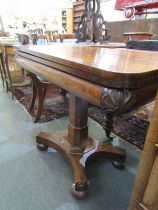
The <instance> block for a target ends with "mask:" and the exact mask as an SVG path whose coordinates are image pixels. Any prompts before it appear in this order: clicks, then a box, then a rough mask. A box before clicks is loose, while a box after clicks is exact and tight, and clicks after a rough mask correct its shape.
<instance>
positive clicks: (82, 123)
mask: <svg viewBox="0 0 158 210" xmlns="http://www.w3.org/2000/svg"><path fill="white" fill-rule="evenodd" d="M87 120H88V103H87V102H86V101H84V100H82V99H81V98H78V97H76V96H74V95H73V94H70V115H69V124H68V134H59V135H52V134H48V133H44V132H41V133H40V134H39V135H38V136H37V137H36V142H37V147H38V148H39V149H40V150H44V149H47V148H48V147H52V148H54V149H56V150H57V151H59V152H60V153H61V154H63V155H64V156H65V157H66V158H67V159H68V160H69V162H70V164H71V166H72V170H73V173H74V183H73V184H72V187H71V192H72V194H73V195H74V196H75V197H76V198H78V199H82V198H84V197H86V196H87V194H88V181H87V177H86V173H85V166H86V163H87V162H88V161H89V160H94V159H96V158H102V157H108V158H111V159H112V160H113V164H114V165H115V166H116V167H118V168H122V167H123V166H124V163H125V158H126V154H125V150H124V149H121V148H118V147H113V146H112V145H111V144H106V143H105V142H98V141H97V140H94V139H92V138H90V137H88V126H87Z"/></svg>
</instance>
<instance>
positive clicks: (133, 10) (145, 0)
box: [115, 0, 158, 20]
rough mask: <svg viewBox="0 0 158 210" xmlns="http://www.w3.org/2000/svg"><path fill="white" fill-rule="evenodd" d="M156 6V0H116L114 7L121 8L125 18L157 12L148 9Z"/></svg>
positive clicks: (157, 0) (157, 5)
mask: <svg viewBox="0 0 158 210" xmlns="http://www.w3.org/2000/svg"><path fill="white" fill-rule="evenodd" d="M155 8H158V0H116V4H115V9H116V10H123V11H124V16H125V18H126V19H129V20H130V19H132V18H133V17H134V16H135V17H136V18H137V17H138V18H139V17H140V18H145V17H146V16H147V14H158V11H154V10H153V11H151V10H150V11H148V9H155Z"/></svg>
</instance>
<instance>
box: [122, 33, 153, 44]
mask: <svg viewBox="0 0 158 210" xmlns="http://www.w3.org/2000/svg"><path fill="white" fill-rule="evenodd" d="M123 35H124V42H127V41H128V40H148V39H150V38H151V36H152V34H151V33H148V32H126V33H124V34H123Z"/></svg>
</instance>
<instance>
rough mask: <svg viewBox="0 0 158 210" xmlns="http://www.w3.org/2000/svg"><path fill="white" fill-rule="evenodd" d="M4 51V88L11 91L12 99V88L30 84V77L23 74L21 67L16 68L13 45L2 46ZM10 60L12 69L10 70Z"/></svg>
mask: <svg viewBox="0 0 158 210" xmlns="http://www.w3.org/2000/svg"><path fill="white" fill-rule="evenodd" d="M3 49H4V52H3V56H4V63H5V67H4V69H3V71H4V75H5V77H4V78H5V82H6V89H7V92H8V91H9V90H10V91H11V93H12V98H13V99H14V88H15V87H21V86H27V85H30V77H29V76H27V75H25V72H24V70H23V69H16V63H15V60H14V59H15V52H14V49H13V46H7V45H5V46H3ZM11 62H12V64H13V67H14V69H12V70H11Z"/></svg>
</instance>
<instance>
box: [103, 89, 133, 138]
mask: <svg viewBox="0 0 158 210" xmlns="http://www.w3.org/2000/svg"><path fill="white" fill-rule="evenodd" d="M136 101H137V98H136V95H135V93H134V92H132V91H130V90H122V89H109V88H104V91H103V94H102V98H101V105H102V107H104V111H105V112H106V119H105V125H104V126H103V128H104V130H105V132H106V136H107V137H108V138H109V139H111V137H110V133H111V131H112V129H113V123H114V117H115V115H117V114H121V113H123V112H126V111H127V110H129V109H130V108H131V107H132V106H133V105H134V104H135V103H136Z"/></svg>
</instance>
